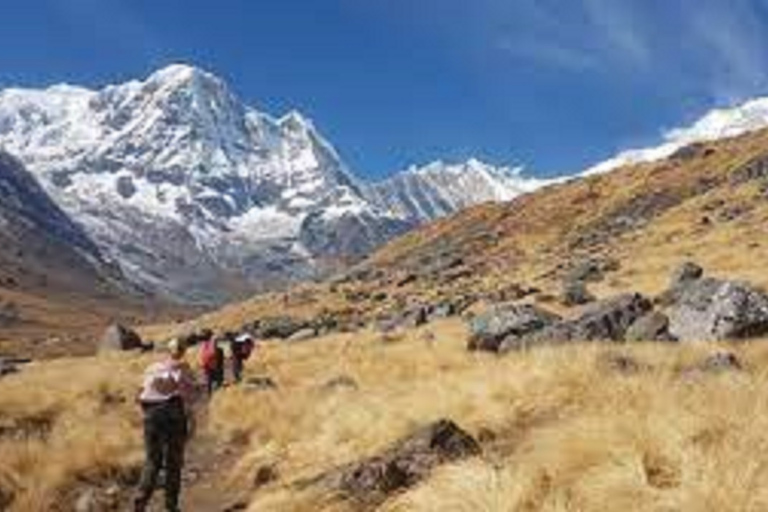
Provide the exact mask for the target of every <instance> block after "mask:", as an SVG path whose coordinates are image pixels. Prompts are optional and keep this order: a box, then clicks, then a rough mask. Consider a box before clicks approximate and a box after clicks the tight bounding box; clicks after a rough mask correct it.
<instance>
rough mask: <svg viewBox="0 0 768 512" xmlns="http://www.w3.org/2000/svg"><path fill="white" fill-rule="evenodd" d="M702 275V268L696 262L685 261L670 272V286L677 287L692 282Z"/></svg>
mask: <svg viewBox="0 0 768 512" xmlns="http://www.w3.org/2000/svg"><path fill="white" fill-rule="evenodd" d="M703 276H704V269H703V268H701V267H700V266H699V265H697V264H696V263H693V262H691V261H686V262H685V263H683V264H682V265H680V266H679V267H677V268H676V269H675V271H674V272H673V273H672V279H671V281H670V285H669V287H670V288H678V287H680V286H685V285H687V284H690V283H692V282H693V281H696V280H698V279H701V278H702V277H703Z"/></svg>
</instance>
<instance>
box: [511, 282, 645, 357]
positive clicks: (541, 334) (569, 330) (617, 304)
mask: <svg viewBox="0 0 768 512" xmlns="http://www.w3.org/2000/svg"><path fill="white" fill-rule="evenodd" d="M651 308H652V305H651V301H649V300H648V299H646V298H645V297H643V296H642V295H640V294H639V293H631V294H625V295H619V296H617V297H613V298H610V299H606V300H603V301H601V302H598V303H596V304H593V305H590V306H588V307H587V308H586V309H585V310H584V312H583V314H582V315H581V316H580V317H578V318H576V319H574V320H566V321H564V322H560V323H557V324H554V325H552V326H550V327H547V328H545V329H543V330H540V331H536V332H533V333H531V334H529V335H526V336H522V337H518V338H509V339H507V340H505V343H504V346H503V347H502V351H507V350H520V349H525V348H528V347H530V346H535V345H541V344H548V343H564V342H570V341H576V342H579V341H623V340H624V338H625V336H626V333H627V330H628V329H629V327H630V326H631V325H632V324H633V323H635V322H636V321H637V320H638V319H639V318H641V317H643V316H644V315H645V314H646V313H647V312H649V311H650V310H651Z"/></svg>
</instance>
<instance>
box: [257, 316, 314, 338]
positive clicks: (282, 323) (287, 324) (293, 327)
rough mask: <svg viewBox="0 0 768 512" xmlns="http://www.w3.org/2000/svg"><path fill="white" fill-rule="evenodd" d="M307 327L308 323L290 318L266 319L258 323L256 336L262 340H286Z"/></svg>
mask: <svg viewBox="0 0 768 512" xmlns="http://www.w3.org/2000/svg"><path fill="white" fill-rule="evenodd" d="M309 326H310V325H309V322H307V321H305V320H300V319H297V318H293V317H290V316H275V317H268V318H264V319H262V320H261V321H260V322H259V324H258V328H257V329H256V335H257V337H259V338H262V339H272V338H276V339H283V340H286V339H288V338H290V337H291V336H293V335H294V334H296V333H297V332H299V331H301V330H303V329H306V328H308V327H309Z"/></svg>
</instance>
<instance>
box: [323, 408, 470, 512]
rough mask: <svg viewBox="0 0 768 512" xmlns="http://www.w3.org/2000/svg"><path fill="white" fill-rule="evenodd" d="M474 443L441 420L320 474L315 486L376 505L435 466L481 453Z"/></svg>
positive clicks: (425, 474) (462, 432) (414, 482)
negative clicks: (372, 454)
mask: <svg viewBox="0 0 768 512" xmlns="http://www.w3.org/2000/svg"><path fill="white" fill-rule="evenodd" d="M480 451H481V450H480V445H479V444H478V443H477V441H476V440H475V439H474V438H473V437H472V436H471V435H469V434H468V433H467V432H465V431H464V430H462V429H461V428H460V427H459V426H457V425H456V424H455V423H454V422H453V421H450V420H445V419H444V420H440V421H437V422H435V423H432V424H430V425H427V426H426V427H423V428H421V429H419V430H417V431H416V432H414V433H413V434H411V435H409V436H407V437H405V438H403V439H401V440H400V441H398V442H396V443H395V444H394V445H392V446H391V447H390V448H388V449H386V450H385V451H383V452H382V453H380V454H378V455H374V456H372V457H370V458H368V459H365V460H362V461H360V462H356V463H353V464H349V465H347V466H345V467H342V468H340V469H337V470H332V471H331V472H328V473H326V474H324V475H321V476H320V477H319V478H318V479H316V480H315V482H314V483H320V484H324V486H326V487H330V488H335V489H337V490H338V491H340V492H341V493H342V495H343V496H345V497H347V498H350V499H353V500H355V501H357V502H359V503H361V504H366V505H371V506H375V505H376V504H380V503H382V502H383V501H384V500H386V499H387V497H388V496H391V495H392V494H394V493H396V492H399V491H401V490H403V489H407V488H409V487H412V486H414V485H416V484H417V483H419V482H421V481H422V480H424V479H425V478H427V477H428V476H429V474H430V473H431V472H432V470H433V469H435V468H436V467H438V466H440V465H442V464H445V463H449V462H455V461H457V460H460V459H464V458H467V457H472V456H475V455H479V454H480Z"/></svg>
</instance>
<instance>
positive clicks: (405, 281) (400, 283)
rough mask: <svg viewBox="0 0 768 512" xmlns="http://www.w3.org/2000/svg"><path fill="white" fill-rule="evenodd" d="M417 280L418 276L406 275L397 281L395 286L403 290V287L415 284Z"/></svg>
mask: <svg viewBox="0 0 768 512" xmlns="http://www.w3.org/2000/svg"><path fill="white" fill-rule="evenodd" d="M418 279H419V276H417V275H416V274H407V275H405V276H404V277H402V278H400V279H398V280H397V282H396V283H395V286H397V287H398V288H403V287H404V286H408V285H409V284H412V283H415V282H416V281H417V280H418Z"/></svg>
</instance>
